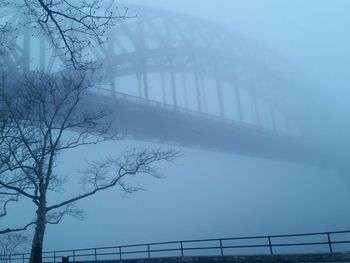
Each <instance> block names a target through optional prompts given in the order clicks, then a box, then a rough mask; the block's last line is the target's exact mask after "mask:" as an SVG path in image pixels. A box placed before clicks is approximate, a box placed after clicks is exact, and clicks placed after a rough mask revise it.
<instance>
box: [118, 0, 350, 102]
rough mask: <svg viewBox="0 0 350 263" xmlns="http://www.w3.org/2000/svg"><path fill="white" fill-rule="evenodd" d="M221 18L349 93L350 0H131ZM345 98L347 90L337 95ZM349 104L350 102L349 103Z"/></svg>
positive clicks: (331, 86) (329, 85) (317, 79)
mask: <svg viewBox="0 0 350 263" xmlns="http://www.w3.org/2000/svg"><path fill="white" fill-rule="evenodd" d="M124 3H135V4H142V5H147V6H155V7H160V8H164V9H167V10H175V11H179V12H182V13H186V14H189V15H193V16H197V17H201V18H205V19H208V20H211V21H214V22H216V23H220V24H222V25H225V26H227V27H230V28H232V29H233V30H235V31H237V32H240V33H243V34H245V35H247V36H249V37H250V38H252V39H255V40H257V41H258V42H260V43H262V44H264V45H266V46H268V47H269V48H271V49H273V50H274V51H277V52H279V53H281V55H283V56H285V57H286V58H288V59H290V60H291V61H292V62H293V63H295V64H296V65H297V66H298V67H299V68H301V69H303V70H305V72H306V73H307V74H309V75H310V77H311V78H312V79H313V81H315V82H318V83H320V84H322V85H325V86H326V87H327V89H328V90H331V91H332V92H333V91H334V89H336V90H337V91H338V92H341V93H343V94H346V95H347V96H350V93H349V92H348V88H347V87H348V83H349V81H350V74H348V71H349V69H350V50H349V47H350V34H349V28H350V16H349V10H350V1H347V0H333V1H331V0H309V1H306V0H215V1H214V0H207V1H203V0H176V1H175V0H147V1H145V0H129V1H124ZM337 99H339V100H340V102H341V103H346V100H343V99H344V96H337ZM345 106H346V105H345Z"/></svg>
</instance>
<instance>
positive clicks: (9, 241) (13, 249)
mask: <svg viewBox="0 0 350 263" xmlns="http://www.w3.org/2000/svg"><path fill="white" fill-rule="evenodd" d="M27 243H28V237H27V236H26V235H24V234H18V233H16V234H13V233H11V234H6V235H2V236H1V239H0V263H8V262H11V256H12V255H14V254H16V253H20V252H24V249H25V246H26V245H27Z"/></svg>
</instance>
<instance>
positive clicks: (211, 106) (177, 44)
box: [5, 6, 344, 167]
mask: <svg viewBox="0 0 350 263" xmlns="http://www.w3.org/2000/svg"><path fill="white" fill-rule="evenodd" d="M130 9H131V10H132V12H135V13H136V14H137V17H136V18H131V19H128V20H126V21H121V22H120V23H118V24H117V25H116V26H115V27H114V28H111V29H110V30H109V41H108V42H107V43H105V44H103V45H101V46H100V47H98V48H91V50H89V58H90V59H92V60H93V61H96V62H97V63H98V64H99V63H100V64H101V65H102V68H101V69H99V70H97V71H96V72H95V73H94V76H95V78H96V79H99V80H101V81H102V82H101V83H100V85H96V87H94V88H93V89H92V90H91V93H90V94H89V96H88V98H87V100H86V103H87V106H88V107H94V106H99V105H106V106H107V107H109V108H111V109H112V110H113V111H115V115H114V116H113V117H114V119H115V125H116V126H117V127H118V130H121V131H124V132H126V133H127V134H129V135H130V136H132V137H133V138H135V139H141V140H150V141H156V142H160V143H171V144H178V145H184V146H189V147H198V148H203V149H209V150H217V151H225V152H234V153H238V154H244V155H251V156H259V157H263V158H272V159H284V160H289V161H296V162H305V163H309V164H317V165H320V164H321V165H324V166H330V167H338V166H339V165H344V164H343V163H342V161H340V160H339V158H338V157H337V156H336V154H334V153H330V152H328V151H327V150H325V149H322V148H321V147H320V146H318V145H317V144H315V143H312V142H311V141H310V140H309V139H310V138H311V137H312V134H308V133H307V131H305V130H304V127H303V122H302V121H301V117H300V116H303V115H304V116H305V115H306V114H308V113H307V112H305V111H303V110H302V109H301V108H302V107H300V105H302V104H304V102H305V103H308V99H309V100H310V98H303V96H304V94H303V93H302V92H300V90H301V86H300V85H301V83H300V81H299V79H298V76H299V75H298V74H299V73H298V71H297V70H296V69H295V68H293V67H292V66H291V65H290V63H288V62H287V61H286V60H284V59H283V58H281V57H280V56H278V55H276V54H274V53H273V52H272V51H270V50H268V49H267V48H264V47H262V46H260V45H258V44H257V43H255V42H254V41H252V40H250V39H248V38H246V37H244V36H241V35H240V34H238V33H234V32H231V31H230V30H228V29H225V28H223V27H220V26H218V25H215V24H213V23H209V22H207V21H204V20H200V19H196V18H192V17H189V16H186V15H181V14H176V13H172V12H169V11H164V10H157V9H153V8H149V7H138V6H134V7H133V6H130ZM16 19H18V17H16V16H15V15H14V16H13V18H12V20H14V21H15V20H16ZM31 30H32V29H29V28H20V29H19V30H18V35H19V37H18V39H17V44H16V45H15V47H14V49H13V50H12V51H11V52H10V54H9V56H7V57H6V58H5V60H6V65H8V68H9V70H10V71H11V72H17V74H23V73H26V72H28V71H32V70H42V71H45V72H49V73H50V72H52V73H53V72H58V71H61V70H62V69H64V68H65V65H64V61H65V59H64V57H63V56H64V55H62V54H58V53H57V51H56V50H54V49H50V48H49V41H48V40H47V39H45V37H44V36H40V35H39V36H38V35H36V34H35V32H33V31H31ZM306 116H308V117H306V118H310V119H311V118H312V116H311V115H306Z"/></svg>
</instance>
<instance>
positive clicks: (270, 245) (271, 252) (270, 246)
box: [268, 236, 273, 255]
mask: <svg viewBox="0 0 350 263" xmlns="http://www.w3.org/2000/svg"><path fill="white" fill-rule="evenodd" d="M268 239H269V248H270V254H271V255H273V251H272V244H271V237H270V236H269V237H268Z"/></svg>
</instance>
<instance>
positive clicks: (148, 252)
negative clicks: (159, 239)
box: [147, 244, 151, 258]
mask: <svg viewBox="0 0 350 263" xmlns="http://www.w3.org/2000/svg"><path fill="white" fill-rule="evenodd" d="M147 254H148V258H151V253H150V251H149V244H147Z"/></svg>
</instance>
